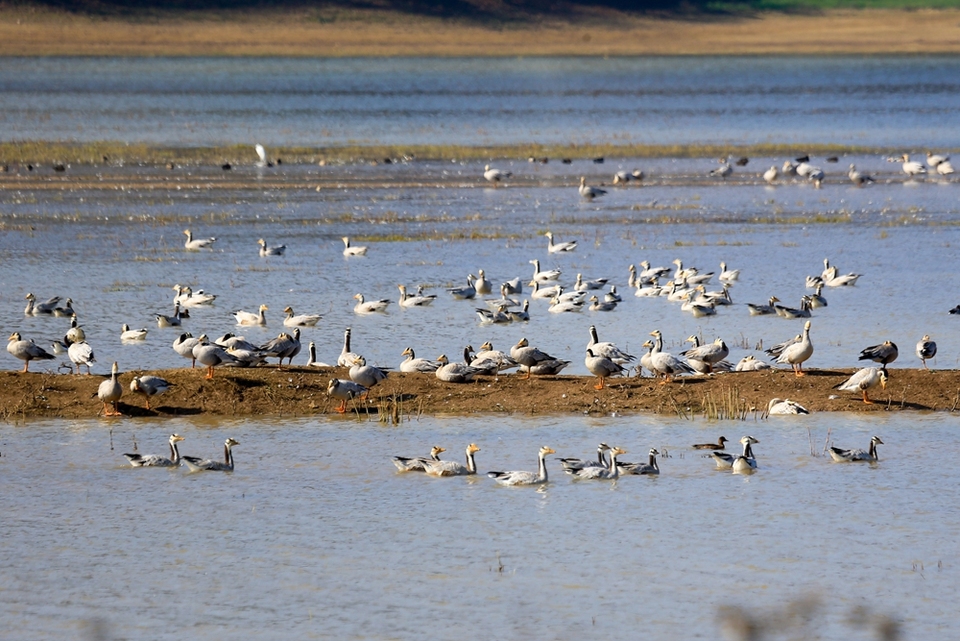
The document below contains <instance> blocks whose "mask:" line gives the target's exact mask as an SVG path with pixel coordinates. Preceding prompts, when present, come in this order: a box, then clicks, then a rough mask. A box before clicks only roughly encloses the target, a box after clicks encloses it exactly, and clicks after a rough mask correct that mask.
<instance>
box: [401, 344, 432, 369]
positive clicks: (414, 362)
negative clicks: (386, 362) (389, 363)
mask: <svg viewBox="0 0 960 641" xmlns="http://www.w3.org/2000/svg"><path fill="white" fill-rule="evenodd" d="M400 355H401V356H406V357H407V358H406V359H405V360H404V361H403V362H402V363H400V371H401V372H404V373H406V374H432V373H434V372H436V371H437V369H438V368H439V367H440V363H439V362H437V361H431V360H428V359H426V358H417V355H416V354H415V353H414V352H413V348H412V347H408V348H406V349H405V350H403V352H402V353H401V354H400Z"/></svg>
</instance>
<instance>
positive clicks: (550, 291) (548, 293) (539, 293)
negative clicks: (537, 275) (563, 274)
mask: <svg viewBox="0 0 960 641" xmlns="http://www.w3.org/2000/svg"><path fill="white" fill-rule="evenodd" d="M530 286H531V287H533V291H531V292H530V298H546V299H548V300H549V299H551V298H553V297H555V296H557V295H558V294H560V293H561V292H562V288H561V286H560V285H551V286H549V287H541V286H540V281H536V280H534V281H531V282H530Z"/></svg>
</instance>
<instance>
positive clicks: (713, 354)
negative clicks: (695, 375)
mask: <svg viewBox="0 0 960 641" xmlns="http://www.w3.org/2000/svg"><path fill="white" fill-rule="evenodd" d="M687 341H688V342H690V343H693V347H691V348H690V349H688V350H686V351H684V352H680V355H681V356H684V357H686V359H687V364H688V365H690V367H692V368H693V369H694V370H696V371H697V372H699V373H700V374H712V373H713V371H714V368H715V366H717V365H719V364H720V363H721V362H723V359H725V358H726V357H727V355H729V354H730V349H729V348H728V347H727V344H726V343H724V342H723V340H722V339H720V338H717V339H716V340H715V341H713V342H712V343H709V344H707V345H701V344H700V337H699V336H696V335H693V336H690V337H688V338H687ZM700 364H702V365H700ZM717 369H722V370H726V371H729V370H730V369H731V366H730V364H729V363H727V364H726V366H724V367H720V368H717ZM701 370H703V371H701Z"/></svg>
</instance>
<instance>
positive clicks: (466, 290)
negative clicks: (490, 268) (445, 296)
mask: <svg viewBox="0 0 960 641" xmlns="http://www.w3.org/2000/svg"><path fill="white" fill-rule="evenodd" d="M475 279H476V277H475V276H474V275H473V274H467V284H466V286H464V287H448V288H447V291H448V292H450V295H451V296H453V297H454V298H456V299H457V300H471V299H473V298H474V297H476V295H477V288H476V287H474V285H473V283H474V280H475Z"/></svg>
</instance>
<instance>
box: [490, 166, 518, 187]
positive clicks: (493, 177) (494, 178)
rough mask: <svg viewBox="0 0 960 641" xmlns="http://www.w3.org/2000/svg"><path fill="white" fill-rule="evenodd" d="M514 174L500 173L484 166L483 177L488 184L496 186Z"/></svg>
mask: <svg viewBox="0 0 960 641" xmlns="http://www.w3.org/2000/svg"><path fill="white" fill-rule="evenodd" d="M512 175H513V174H512V173H511V172H509V171H500V170H499V169H494V168H492V167H491V166H490V165H484V167H483V177H484V179H485V180H486V181H487V182H491V183H493V184H494V185H497V184H498V183H499V182H500V181H501V180H503V179H504V178H509V177H510V176H512Z"/></svg>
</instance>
